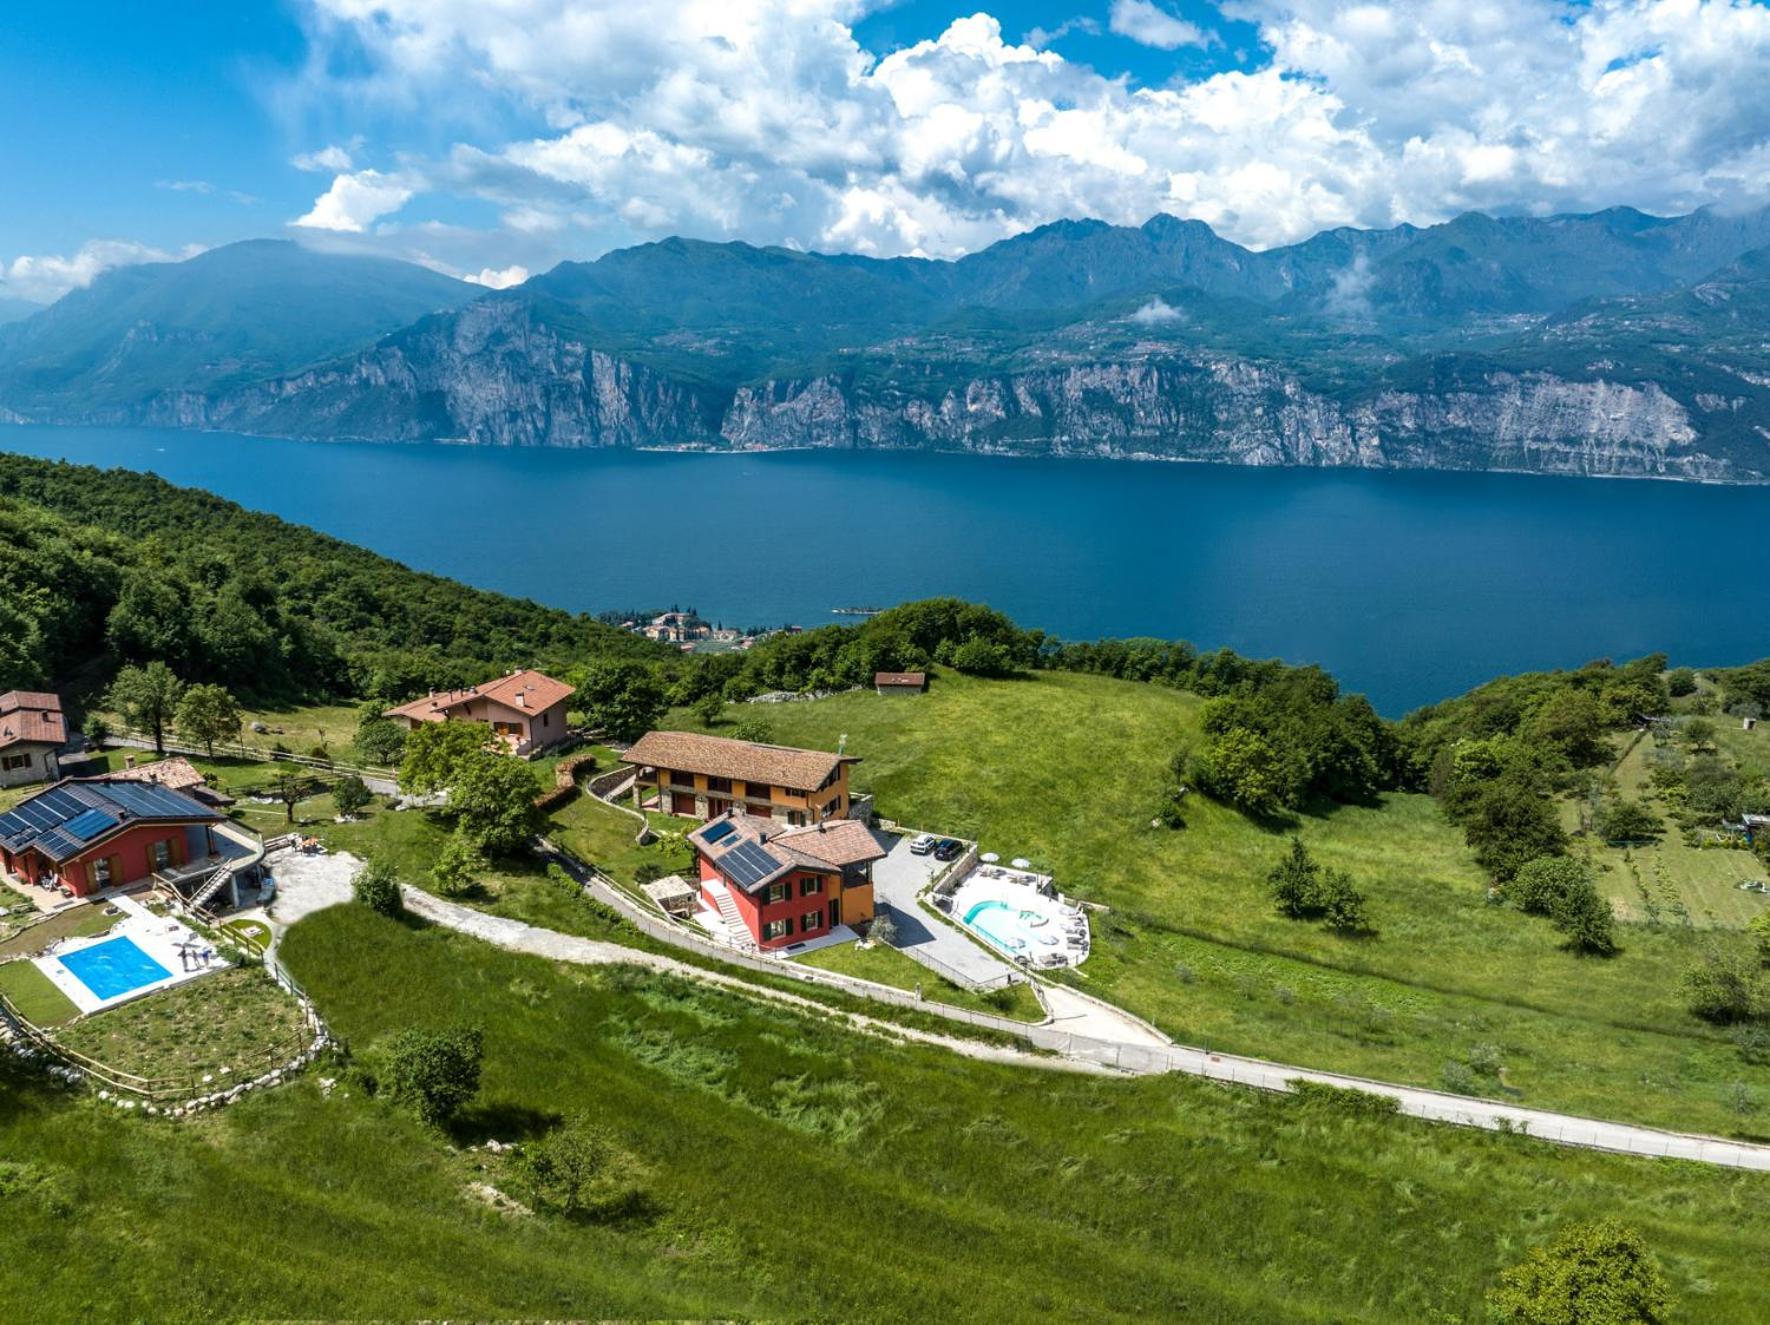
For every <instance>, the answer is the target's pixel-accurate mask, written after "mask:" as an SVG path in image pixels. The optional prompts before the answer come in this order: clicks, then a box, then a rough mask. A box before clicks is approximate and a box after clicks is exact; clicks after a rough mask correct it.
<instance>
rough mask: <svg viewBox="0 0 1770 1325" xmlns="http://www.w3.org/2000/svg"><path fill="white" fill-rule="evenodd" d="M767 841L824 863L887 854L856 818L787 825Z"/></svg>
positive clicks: (861, 861) (859, 861) (878, 857)
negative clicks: (801, 826) (790, 826)
mask: <svg viewBox="0 0 1770 1325" xmlns="http://www.w3.org/2000/svg"><path fill="white" fill-rule="evenodd" d="M769 845H770V846H774V847H785V848H786V849H787V850H789V851H791V852H792V853H793V854H794V855H796V856H802V857H806V858H808V859H810V860H814V861H817V862H819V863H820V864H825V865H861V864H864V863H866V862H867V861H869V860H882V859H884V857H885V855H886V854H887V853H886V851H885V848H884V847H882V846H880V845H879V839H878V838H876V837H874V836H873V831H872V829H870V828H868V827H867V826H866V825H865V824H863V823H861V822H860V821H859V820H858V819H826V820H824V821H823V822H822V823H816V824H807V825H806V826H805V827H803V828H789V829H786V830H785V831H784V832H781V833H778V834H776V835H775V836H774V837H772V838H770V839H769Z"/></svg>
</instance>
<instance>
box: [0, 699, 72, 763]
mask: <svg viewBox="0 0 1770 1325" xmlns="http://www.w3.org/2000/svg"><path fill="white" fill-rule="evenodd" d="M67 739H68V720H67V717H66V716H65V715H64V714H63V713H62V711H61V699H60V697H59V696H56V695H50V694H45V693H43V692H42V691H37V690H8V691H7V692H6V693H5V694H3V695H0V750H3V749H6V748H7V747H8V746H13V745H22V744H24V743H25V742H27V741H29V742H31V743H33V744H40V745H65V744H66V743H67Z"/></svg>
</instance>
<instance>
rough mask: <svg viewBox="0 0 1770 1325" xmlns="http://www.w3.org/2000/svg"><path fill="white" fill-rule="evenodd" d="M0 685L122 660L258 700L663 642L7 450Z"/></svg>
mask: <svg viewBox="0 0 1770 1325" xmlns="http://www.w3.org/2000/svg"><path fill="white" fill-rule="evenodd" d="M0 546H3V547H4V548H5V549H6V555H5V557H4V558H0V690H4V689H8V688H11V687H15V686H38V685H50V684H56V685H67V684H69V683H70V682H74V681H78V680H84V681H87V682H88V683H89V684H90V686H91V687H94V688H95V687H96V686H97V685H100V684H102V683H103V682H104V681H106V680H108V678H109V676H110V674H111V673H112V672H114V670H115V669H116V668H117V667H118V666H120V665H121V664H124V663H140V662H148V661H154V660H157V661H161V662H165V663H166V664H168V665H169V666H170V667H172V669H173V670H174V671H175V672H177V673H178V675H179V676H180V677H182V678H184V679H185V680H189V681H215V682H220V683H222V684H224V685H227V686H229V687H231V688H232V689H234V690H236V691H237V692H238V693H240V694H242V695H244V696H249V697H252V698H256V699H261V700H272V699H276V700H298V699H304V698H321V697H325V698H339V697H354V696H366V697H374V698H381V699H403V698H406V697H409V696H410V695H411V694H413V693H415V692H418V691H421V690H423V689H424V688H425V687H426V686H433V685H434V686H441V685H458V684H467V683H471V682H477V681H481V680H484V679H485V677H486V675H487V673H488V672H489V671H493V670H496V669H498V668H501V667H509V666H517V665H537V666H543V667H560V668H563V667H567V666H570V665H571V664H573V663H574V662H576V661H578V660H580V659H582V658H584V657H586V656H590V655H601V656H607V655H624V656H633V657H656V656H660V655H661V654H662V653H663V650H661V649H659V648H657V647H656V646H654V645H652V644H650V643H649V642H647V641H645V640H643V639H641V638H639V637H637V636H635V635H631V634H628V633H626V632H623V631H619V630H616V629H614V628H612V627H610V626H606V625H604V624H602V623H601V622H598V621H596V620H594V619H592V618H590V617H588V616H579V615H573V614H571V613H569V612H562V611H559V610H557V609H554V608H548V607H542V606H540V605H539V604H537V603H533V602H528V601H525V600H521V599H515V598H509V597H506V596H504V595H502V594H495V593H487V592H484V591H481V590H478V589H471V588H468V587H467V586H466V585H463V584H460V583H457V582H456V581H453V580H447V579H443V578H442V577H440V576H436V575H425V574H421V573H419V572H417V571H413V570H410V569H408V568H407V567H405V566H402V565H400V564H398V563H397V562H394V561H390V560H388V559H387V558H385V557H379V556H376V555H375V554H373V553H371V552H368V551H366V550H364V549H362V548H359V547H354V546H352V545H350V544H348V543H343V542H340V541H339V540H337V539H334V538H328V537H326V536H325V535H323V534H319V533H315V532H314V531H313V530H310V529H305V528H302V527H301V526H298V525H293V524H289V523H288V522H286V521H283V520H279V519H277V518H276V517H274V516H269V515H261V514H258V513H256V512H253V511H248V510H246V509H245V508H243V507H241V506H237V505H235V504H234V503H232V502H227V501H223V500H221V499H220V498H218V497H213V496H210V495H209V494H207V493H204V492H200V491H197V490H195V489H191V488H177V487H173V486H172V485H171V484H169V483H166V482H165V481H163V480H161V479H159V478H156V477H154V476H152V475H146V474H136V473H131V472H128V471H125V470H102V471H101V470H98V469H93V468H90V467H86V466H77V465H68V464H62V463H58V462H51V461H43V460H35V459H30V458H27V457H24V456H16V455H0Z"/></svg>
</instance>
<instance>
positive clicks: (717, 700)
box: [694, 690, 725, 727]
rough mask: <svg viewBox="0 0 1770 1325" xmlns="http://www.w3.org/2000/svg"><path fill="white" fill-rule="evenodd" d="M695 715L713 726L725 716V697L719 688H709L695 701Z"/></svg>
mask: <svg viewBox="0 0 1770 1325" xmlns="http://www.w3.org/2000/svg"><path fill="white" fill-rule="evenodd" d="M694 715H695V717H697V718H699V719H700V720H701V721H702V722H704V723H705V724H706V725H707V726H709V727H711V726H713V725H714V724H716V723H717V722H718V721H719V719H720V718H722V717H724V716H725V697H724V696H723V695H721V694H720V693H719V692H718V691H717V690H709V691H708V692H707V693H706V694H704V695H702V696H701V697H700V698H699V699H697V700H695V703H694Z"/></svg>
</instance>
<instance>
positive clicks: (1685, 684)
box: [1666, 667, 1696, 699]
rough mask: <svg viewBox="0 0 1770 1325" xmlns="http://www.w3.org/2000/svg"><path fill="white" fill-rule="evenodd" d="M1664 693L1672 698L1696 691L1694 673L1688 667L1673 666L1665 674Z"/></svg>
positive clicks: (1680, 697)
mask: <svg viewBox="0 0 1770 1325" xmlns="http://www.w3.org/2000/svg"><path fill="white" fill-rule="evenodd" d="M1666 693H1667V694H1669V695H1670V696H1671V697H1672V698H1673V699H1683V698H1684V696H1686V695H1694V694H1695V693H1696V673H1695V672H1693V671H1692V670H1691V669H1690V668H1688V667H1674V668H1673V669H1672V670H1671V671H1670V672H1669V673H1667V675H1666Z"/></svg>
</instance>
